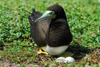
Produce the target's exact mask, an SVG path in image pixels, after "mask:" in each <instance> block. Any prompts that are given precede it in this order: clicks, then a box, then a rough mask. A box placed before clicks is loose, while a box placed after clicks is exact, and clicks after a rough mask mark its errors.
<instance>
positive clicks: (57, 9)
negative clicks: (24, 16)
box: [36, 4, 66, 22]
mask: <svg viewBox="0 0 100 67" xmlns="http://www.w3.org/2000/svg"><path fill="white" fill-rule="evenodd" d="M59 18H64V19H66V15H65V12H64V9H63V8H62V7H61V6H59V5H57V4H55V5H53V6H50V7H48V8H47V10H46V12H45V13H44V14H43V15H42V16H41V17H39V18H38V19H37V20H36V22H38V21H42V20H45V19H59Z"/></svg>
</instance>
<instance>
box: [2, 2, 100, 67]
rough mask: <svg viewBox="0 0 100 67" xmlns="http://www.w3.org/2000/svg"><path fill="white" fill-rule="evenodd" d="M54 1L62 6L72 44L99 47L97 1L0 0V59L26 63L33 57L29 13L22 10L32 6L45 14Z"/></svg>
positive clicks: (34, 51)
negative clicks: (71, 35) (70, 33)
mask: <svg viewBox="0 0 100 67" xmlns="http://www.w3.org/2000/svg"><path fill="white" fill-rule="evenodd" d="M53 4H59V5H61V6H62V7H63V8H64V9H65V12H66V16H67V19H68V24H69V26H70V30H71V32H72V34H73V41H72V43H71V44H78V45H80V46H84V47H87V48H89V49H91V50H92V49H95V48H98V47H100V3H99V2H98V1H97V0H86V1H85V0H57V1H56V0H42V1H41V0H24V1H23V0H0V46H1V47H2V46H4V49H3V50H0V60H4V59H8V60H10V61H12V62H15V63H29V62H31V61H33V60H34V59H35V57H36V55H37V54H36V50H35V49H33V46H36V44H35V43H34V41H33V40H32V38H31V37H30V24H29V21H28V16H29V15H30V14H28V13H27V12H25V11H23V9H24V10H27V11H29V12H31V11H32V8H34V9H36V11H40V12H41V13H44V12H45V11H46V8H47V7H49V6H51V5H53ZM23 61H25V62H23ZM47 65H48V64H47ZM67 65H69V66H70V64H66V66H67ZM21 66H24V64H22V65H21ZM33 66H34V65H33ZM76 66H78V64H76ZM92 66H93V64H92Z"/></svg>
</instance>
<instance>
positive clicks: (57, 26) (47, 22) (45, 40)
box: [28, 4, 72, 55]
mask: <svg viewBox="0 0 100 67" xmlns="http://www.w3.org/2000/svg"><path fill="white" fill-rule="evenodd" d="M28 20H29V22H30V25H31V27H30V32H31V36H32V38H33V39H34V41H35V43H36V44H37V46H38V47H39V48H40V51H39V52H38V53H49V54H50V55H60V54H62V53H63V52H64V51H65V50H66V49H67V48H68V46H69V44H70V42H71V41H72V34H71V32H70V28H69V25H68V22H67V18H66V14H65V11H64V9H63V8H62V7H61V6H60V5H57V4H54V5H52V6H50V7H48V8H47V10H46V12H45V13H44V14H43V15H42V14H41V13H40V12H36V11H35V10H34V9H32V14H31V15H30V16H29V17H28ZM41 49H43V50H44V51H45V52H43V51H42V50H41Z"/></svg>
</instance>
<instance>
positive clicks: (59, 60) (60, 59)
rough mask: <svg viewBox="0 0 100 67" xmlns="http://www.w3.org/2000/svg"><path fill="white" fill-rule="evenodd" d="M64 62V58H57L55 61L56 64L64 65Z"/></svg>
mask: <svg viewBox="0 0 100 67" xmlns="http://www.w3.org/2000/svg"><path fill="white" fill-rule="evenodd" d="M64 61H65V58H64V57H58V58H57V59H56V62H58V63H64Z"/></svg>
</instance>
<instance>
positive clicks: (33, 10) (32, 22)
mask: <svg viewBox="0 0 100 67" xmlns="http://www.w3.org/2000/svg"><path fill="white" fill-rule="evenodd" d="M41 15H42V14H41V13H40V12H36V11H35V9H33V8H32V13H31V15H30V16H29V17H28V20H29V22H30V24H31V25H33V24H34V21H35V20H36V19H37V18H39V17H40V16H41Z"/></svg>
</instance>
